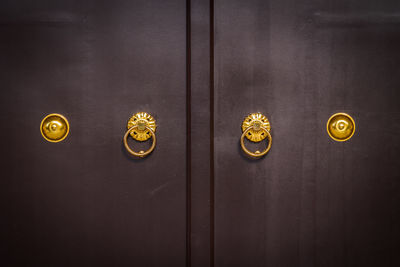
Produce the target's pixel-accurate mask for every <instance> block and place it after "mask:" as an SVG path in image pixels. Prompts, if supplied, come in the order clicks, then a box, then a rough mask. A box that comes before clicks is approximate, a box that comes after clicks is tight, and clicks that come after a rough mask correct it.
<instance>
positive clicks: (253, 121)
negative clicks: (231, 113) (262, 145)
mask: <svg viewBox="0 0 400 267" xmlns="http://www.w3.org/2000/svg"><path fill="white" fill-rule="evenodd" d="M250 126H253V128H252V129H250V130H249V131H248V132H247V134H246V138H247V139H249V140H250V141H252V142H260V141H262V140H264V139H265V138H267V133H266V132H265V130H264V129H262V127H263V128H265V129H267V130H268V131H270V130H271V125H270V123H269V120H268V118H267V117H265V116H264V115H263V114H261V113H259V112H258V113H251V114H250V115H249V116H247V117H246V118H245V119H244V121H243V123H242V132H244V131H245V130H246V129H247V128H249V127H250Z"/></svg>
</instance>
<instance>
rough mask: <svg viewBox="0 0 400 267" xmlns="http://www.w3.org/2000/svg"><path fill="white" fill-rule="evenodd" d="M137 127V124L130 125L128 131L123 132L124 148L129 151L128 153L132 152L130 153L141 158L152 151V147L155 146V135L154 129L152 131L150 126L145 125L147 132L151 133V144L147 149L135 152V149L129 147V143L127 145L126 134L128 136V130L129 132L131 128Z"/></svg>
mask: <svg viewBox="0 0 400 267" xmlns="http://www.w3.org/2000/svg"><path fill="white" fill-rule="evenodd" d="M137 127H139V125H137V124H136V125H134V126H132V127H131V128H129V129H128V131H126V133H125V135H124V145H125V148H126V150H128V152H129V153H130V154H132V155H134V156H136V157H141V158H143V157H145V156H147V155H149V154H150V153H151V152H153V150H154V148H155V147H156V135H155V133H154V131H153V130H152V129H151V128H150V127H148V126H145V127H146V129H147V130H149V132H150V133H151V136H152V137H153V144H152V145H151V147H150V148H149V150H147V151H139V152H135V151H133V150H132V149H131V148H130V147H129V145H128V136H129V134H130V132H131V131H132V130H133V129H136V128H137Z"/></svg>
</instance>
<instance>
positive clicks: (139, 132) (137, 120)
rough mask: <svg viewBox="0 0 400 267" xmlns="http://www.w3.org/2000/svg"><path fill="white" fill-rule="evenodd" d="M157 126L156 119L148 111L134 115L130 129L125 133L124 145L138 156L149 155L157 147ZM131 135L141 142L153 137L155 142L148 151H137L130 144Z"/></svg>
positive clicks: (129, 124) (129, 123) (128, 125)
mask: <svg viewBox="0 0 400 267" xmlns="http://www.w3.org/2000/svg"><path fill="white" fill-rule="evenodd" d="M156 127H157V126H156V121H155V120H154V118H153V117H152V116H151V115H150V114H148V113H146V112H138V113H136V114H135V115H133V116H132V117H131V118H130V119H129V121H128V124H127V128H128V130H127V131H126V133H125V135H124V145H125V148H126V150H127V151H128V152H129V153H130V154H132V155H134V156H136V157H141V158H143V157H145V156H147V155H149V154H150V153H151V152H152V151H153V150H154V148H155V147H156V134H155V132H156ZM129 135H130V136H132V137H133V139H135V140H137V141H140V142H143V141H146V140H148V139H149V138H151V137H153V143H152V145H151V147H150V148H149V149H148V150H147V151H139V152H135V151H133V150H132V149H131V148H130V147H129V145H128V137H129Z"/></svg>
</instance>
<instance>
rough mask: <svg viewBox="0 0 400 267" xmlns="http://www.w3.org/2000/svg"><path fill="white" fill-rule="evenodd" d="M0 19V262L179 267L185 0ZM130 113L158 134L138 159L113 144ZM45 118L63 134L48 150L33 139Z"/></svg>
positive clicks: (55, 4)
mask: <svg viewBox="0 0 400 267" xmlns="http://www.w3.org/2000/svg"><path fill="white" fill-rule="evenodd" d="M0 13H1V16H0V17H1V18H0V47H1V48H0V53H1V61H0V69H1V71H0V73H1V74H0V75H1V78H0V80H1V85H2V86H1V87H2V89H1V105H0V109H1V124H2V131H1V147H2V151H3V153H2V175H1V179H0V180H1V194H0V195H1V206H2V209H1V211H2V212H1V213H2V215H1V216H2V219H1V243H2V251H1V253H2V257H1V258H2V259H1V265H2V266H184V265H185V255H186V142H185V139H186V112H185V110H186V101H185V100H186V3H185V1H182V0H177V1H175V0H173V1H149V0H145V1H139V0H138V1H131V0H129V1H128V0H127V1H123V0H121V1H119V0H117V1H69V0H65V1H64V0H62V1H2V2H1V4H0ZM139 111H145V112H149V113H151V115H153V116H154V117H155V119H156V122H157V125H158V128H157V132H156V134H157V137H158V138H157V139H158V145H157V147H156V150H155V151H154V153H153V154H152V155H151V156H149V157H147V158H145V159H143V160H138V159H134V158H132V157H131V156H129V154H128V153H126V151H125V148H124V147H123V145H122V137H123V135H124V133H125V131H126V124H127V120H128V119H129V118H130V117H131V116H132V115H133V114H134V113H136V112H139ZM53 112H58V113H61V114H63V115H65V116H66V117H67V119H68V120H69V123H70V127H71V130H70V134H69V135H68V137H67V138H66V139H65V140H64V141H63V142H61V143H56V144H53V143H49V142H47V141H45V140H44V139H43V138H42V136H41V135H40V132H39V124H40V121H41V119H42V118H43V117H44V116H45V115H47V114H48V113H53ZM130 144H131V145H132V146H135V145H136V146H138V144H137V142H136V143H134V142H132V143H130ZM146 145H148V144H146ZM137 148H139V147H137Z"/></svg>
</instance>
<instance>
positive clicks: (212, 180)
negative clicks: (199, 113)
mask: <svg viewBox="0 0 400 267" xmlns="http://www.w3.org/2000/svg"><path fill="white" fill-rule="evenodd" d="M214 173H215V172H214V0H210V266H211V267H214V251H215V249H214V243H215V242H214V238H215V227H214V222H215V220H214V215H215V208H214V206H215V205H214V200H215V188H214V186H215V177H214Z"/></svg>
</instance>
